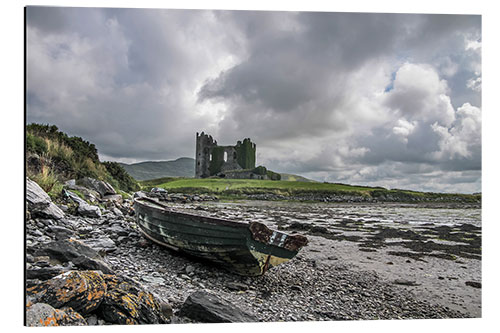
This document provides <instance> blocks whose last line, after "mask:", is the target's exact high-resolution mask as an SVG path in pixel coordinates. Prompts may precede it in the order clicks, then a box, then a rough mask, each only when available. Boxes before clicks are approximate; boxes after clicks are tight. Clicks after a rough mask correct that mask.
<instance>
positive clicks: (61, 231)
mask: <svg viewBox="0 0 500 333" xmlns="http://www.w3.org/2000/svg"><path fill="white" fill-rule="evenodd" d="M49 230H50V231H51V232H52V233H53V234H54V235H55V237H56V239H66V238H71V237H73V236H74V235H75V233H74V232H73V231H71V230H69V229H68V228H65V227H61V226H57V225H52V226H49Z"/></svg>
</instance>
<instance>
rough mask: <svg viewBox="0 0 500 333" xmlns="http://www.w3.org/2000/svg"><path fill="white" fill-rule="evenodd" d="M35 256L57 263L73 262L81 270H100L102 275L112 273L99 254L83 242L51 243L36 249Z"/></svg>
mask: <svg viewBox="0 0 500 333" xmlns="http://www.w3.org/2000/svg"><path fill="white" fill-rule="evenodd" d="M35 255H36V256H45V255H46V256H49V257H50V258H51V259H56V260H58V261H59V262H62V263H65V262H70V261H71V262H73V264H75V266H77V267H79V268H81V269H91V270H100V271H102V272H103V273H106V274H109V273H112V270H111V268H110V267H109V266H108V264H107V263H106V262H105V260H104V259H103V258H102V257H101V256H100V255H99V253H98V252H97V251H96V250H94V249H92V248H91V247H90V246H88V245H86V244H84V243H83V242H80V241H77V240H73V239H64V240H58V241H55V242H51V243H49V244H46V245H44V246H43V247H41V248H40V249H38V250H37V251H36V253H35Z"/></svg>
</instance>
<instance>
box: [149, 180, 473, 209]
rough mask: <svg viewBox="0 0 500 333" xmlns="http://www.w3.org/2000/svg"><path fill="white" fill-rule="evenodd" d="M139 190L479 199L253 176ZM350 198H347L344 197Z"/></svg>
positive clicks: (241, 195)
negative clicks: (259, 178) (254, 177)
mask: <svg viewBox="0 0 500 333" xmlns="http://www.w3.org/2000/svg"><path fill="white" fill-rule="evenodd" d="M140 183H141V186H142V187H143V189H150V188H152V187H161V188H164V189H166V190H168V191H170V192H179V193H191V194H193V193H206V194H216V195H219V196H221V197H226V198H233V199H239V198H241V199H245V198H248V197H251V196H254V195H268V196H270V197H273V196H280V198H290V199H294V198H297V197H301V198H312V199H311V200H321V199H322V198H326V197H337V198H338V197H342V196H348V197H350V198H352V197H358V198H364V199H366V198H369V199H377V200H382V201H397V202H399V201H401V202H412V201H445V202H446V201H450V202H451V201H455V202H457V201H458V202H472V203H477V202H480V201H481V195H480V194H479V195H471V194H446V193H431V192H416V191H409V190H399V189H397V190H396V189H393V190H388V189H385V188H382V187H369V186H354V185H347V184H338V183H321V182H305V181H289V180H279V181H273V180H257V179H216V178H205V179H197V178H189V179H188V178H168V177H166V178H160V179H154V180H148V181H142V182H140ZM347 200H350V199H347Z"/></svg>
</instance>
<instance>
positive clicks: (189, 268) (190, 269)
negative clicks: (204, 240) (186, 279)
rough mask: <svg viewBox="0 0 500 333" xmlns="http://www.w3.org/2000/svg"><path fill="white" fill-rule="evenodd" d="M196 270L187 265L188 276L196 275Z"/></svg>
mask: <svg viewBox="0 0 500 333" xmlns="http://www.w3.org/2000/svg"><path fill="white" fill-rule="evenodd" d="M195 270H196V269H195V268H194V267H193V266H191V265H187V266H186V274H188V275H189V274H191V273H194V271H195Z"/></svg>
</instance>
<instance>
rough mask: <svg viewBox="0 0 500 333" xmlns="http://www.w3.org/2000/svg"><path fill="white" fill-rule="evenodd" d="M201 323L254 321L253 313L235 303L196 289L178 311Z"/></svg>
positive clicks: (183, 315)
mask: <svg viewBox="0 0 500 333" xmlns="http://www.w3.org/2000/svg"><path fill="white" fill-rule="evenodd" d="M178 315H179V316H181V317H188V318H190V319H192V320H194V321H196V322H201V323H238V322H256V321H258V320H257V318H256V317H255V316H254V315H253V314H249V313H245V312H243V311H242V310H240V309H239V308H237V307H236V306H235V305H233V304H231V303H229V302H226V301H224V300H223V299H221V298H219V297H217V296H216V295H212V294H209V293H207V292H206V291H196V292H194V293H192V294H191V295H189V297H188V298H187V299H186V301H185V302H184V303H183V304H182V307H181V309H180V310H179V313H178Z"/></svg>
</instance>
